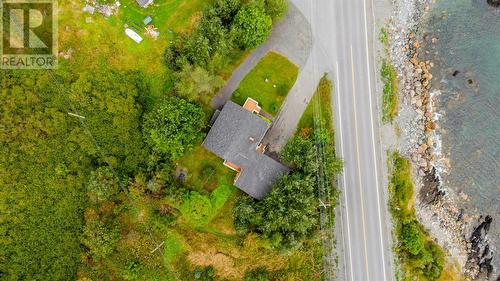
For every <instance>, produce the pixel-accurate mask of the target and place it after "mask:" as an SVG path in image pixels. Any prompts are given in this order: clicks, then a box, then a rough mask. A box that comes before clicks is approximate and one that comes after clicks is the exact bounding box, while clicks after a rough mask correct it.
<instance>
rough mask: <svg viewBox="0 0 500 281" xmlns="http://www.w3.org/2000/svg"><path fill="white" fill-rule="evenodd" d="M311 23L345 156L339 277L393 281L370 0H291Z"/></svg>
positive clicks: (316, 69) (317, 69)
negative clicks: (332, 87)
mask: <svg viewBox="0 0 500 281" xmlns="http://www.w3.org/2000/svg"><path fill="white" fill-rule="evenodd" d="M294 2H295V3H296V5H297V6H298V7H299V9H301V11H302V12H303V13H304V14H305V15H306V17H308V19H309V20H310V22H311V26H312V29H313V34H314V38H315V43H314V47H313V52H312V58H311V59H312V64H313V74H314V76H315V77H317V76H318V73H319V74H321V73H322V72H323V71H326V72H329V73H331V74H332V75H331V76H332V78H333V79H334V85H335V92H334V97H333V98H334V111H335V128H336V132H337V133H336V136H335V137H336V146H337V153H338V154H339V155H340V156H341V157H342V158H343V159H344V162H345V168H344V173H343V175H342V176H341V177H340V180H339V183H340V187H341V188H342V197H341V202H340V225H341V233H342V234H343V235H342V237H339V242H341V245H339V246H341V247H342V250H343V251H342V252H341V255H342V256H340V257H339V258H340V259H342V260H343V263H342V264H343V268H341V269H340V271H341V272H339V273H340V274H342V276H343V278H342V280H355V281H360V280H376V281H378V280H392V279H393V276H394V274H393V269H392V267H391V264H392V253H391V243H390V226H389V223H388V211H387V207H386V206H387V204H386V203H385V202H386V199H385V191H384V189H385V187H384V186H383V185H382V182H383V181H382V179H381V176H380V175H381V174H382V173H381V171H382V169H383V164H384V163H383V162H382V161H381V159H382V157H381V151H380V143H379V140H380V138H379V122H378V120H379V118H378V113H377V96H378V93H377V91H376V90H375V86H376V80H375V76H374V74H375V71H376V70H375V67H374V59H373V54H372V52H373V48H372V47H373V44H372V43H373V41H372V38H373V34H374V32H373V18H374V16H373V13H372V7H373V3H372V1H371V0H314V1H309V0H294Z"/></svg>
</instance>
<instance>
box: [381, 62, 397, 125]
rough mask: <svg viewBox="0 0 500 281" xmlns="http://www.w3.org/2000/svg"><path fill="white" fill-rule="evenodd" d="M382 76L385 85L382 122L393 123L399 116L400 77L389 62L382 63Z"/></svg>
mask: <svg viewBox="0 0 500 281" xmlns="http://www.w3.org/2000/svg"><path fill="white" fill-rule="evenodd" d="M380 76H381V78H382V83H383V84H384V88H383V95H382V121H383V122H386V123H387V122H392V121H393V120H394V118H395V117H396V116H397V115H398V76H397V74H396V71H395V70H394V67H393V66H392V65H391V64H390V63H389V62H388V61H387V60H383V61H382V66H381V68H380Z"/></svg>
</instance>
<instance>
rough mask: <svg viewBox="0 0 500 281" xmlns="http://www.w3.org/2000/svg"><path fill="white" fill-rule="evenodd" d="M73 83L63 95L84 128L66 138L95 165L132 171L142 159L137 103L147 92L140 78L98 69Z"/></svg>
mask: <svg viewBox="0 0 500 281" xmlns="http://www.w3.org/2000/svg"><path fill="white" fill-rule="evenodd" d="M75 79H76V80H75V81H74V82H73V83H72V84H71V91H70V92H69V93H67V94H69V99H70V100H71V101H72V103H73V104H74V106H75V107H76V109H77V110H78V113H79V114H80V115H83V116H85V124H86V128H84V127H77V128H75V129H74V130H73V131H72V132H71V133H70V138H71V139H72V140H73V141H75V142H77V143H78V144H79V145H80V148H81V149H83V150H84V151H85V152H86V153H87V154H88V155H90V156H92V157H93V158H94V159H96V160H97V161H98V162H103V164H106V163H109V164H111V165H112V166H113V167H114V168H116V169H118V170H120V171H123V172H125V173H130V172H132V171H134V170H136V169H137V168H138V167H139V166H140V165H141V162H142V161H143V159H144V158H145V154H144V150H143V149H142V148H143V140H142V135H141V133H140V117H141V114H142V108H141V105H140V103H139V102H138V99H139V96H140V95H142V96H144V95H146V96H147V95H148V88H147V87H146V86H145V85H144V82H143V80H142V74H140V73H136V72H129V73H121V72H117V71H115V70H109V69H104V68H99V69H92V70H89V71H87V72H83V73H79V74H78V75H77V77H76V78H75ZM73 118H74V117H73ZM89 131H90V132H91V133H92V137H93V138H94V139H95V141H96V142H97V144H98V146H99V149H98V148H97V146H96V143H95V142H94V139H92V137H91V136H90V135H89V134H88V132H89Z"/></svg>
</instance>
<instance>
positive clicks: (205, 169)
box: [200, 163, 216, 179]
mask: <svg viewBox="0 0 500 281" xmlns="http://www.w3.org/2000/svg"><path fill="white" fill-rule="evenodd" d="M215 172H216V168H215V166H214V165H212V164H210V163H205V164H203V165H202V166H201V172H200V175H201V176H202V177H203V178H205V179H206V178H210V177H212V176H213V175H214V174H215Z"/></svg>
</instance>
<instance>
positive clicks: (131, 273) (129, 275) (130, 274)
mask: <svg viewBox="0 0 500 281" xmlns="http://www.w3.org/2000/svg"><path fill="white" fill-rule="evenodd" d="M142 268H143V266H142V265H141V264H140V263H138V262H135V261H132V262H130V263H129V264H128V265H127V267H126V268H125V270H123V273H122V275H123V278H125V280H139V277H140V273H141V270H142Z"/></svg>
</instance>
